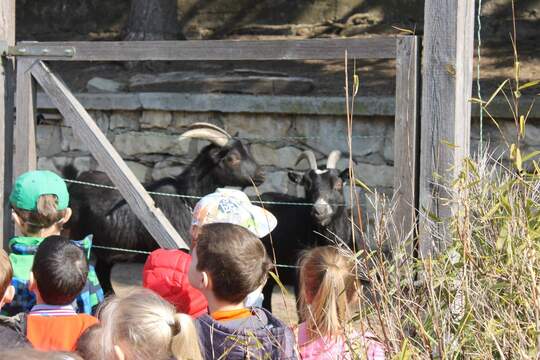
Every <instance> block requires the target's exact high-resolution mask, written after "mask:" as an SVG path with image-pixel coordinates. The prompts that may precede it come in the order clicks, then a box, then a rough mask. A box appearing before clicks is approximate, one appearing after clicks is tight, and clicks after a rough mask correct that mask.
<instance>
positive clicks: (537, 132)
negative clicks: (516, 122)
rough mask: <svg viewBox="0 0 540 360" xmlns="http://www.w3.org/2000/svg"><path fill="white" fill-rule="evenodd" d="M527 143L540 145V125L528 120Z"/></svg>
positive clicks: (526, 128) (526, 129)
mask: <svg viewBox="0 0 540 360" xmlns="http://www.w3.org/2000/svg"><path fill="white" fill-rule="evenodd" d="M525 143H527V144H528V145H537V146H538V145H540V127H538V126H537V125H536V124H535V123H532V122H527V126H526V127H525Z"/></svg>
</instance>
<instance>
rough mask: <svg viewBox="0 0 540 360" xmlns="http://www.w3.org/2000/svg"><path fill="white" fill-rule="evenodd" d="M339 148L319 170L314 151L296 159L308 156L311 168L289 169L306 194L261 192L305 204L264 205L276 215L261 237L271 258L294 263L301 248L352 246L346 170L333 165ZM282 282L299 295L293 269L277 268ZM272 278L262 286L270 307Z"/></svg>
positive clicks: (267, 196)
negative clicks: (274, 223) (274, 222)
mask: <svg viewBox="0 0 540 360" xmlns="http://www.w3.org/2000/svg"><path fill="white" fill-rule="evenodd" d="M339 157H340V152H339V151H337V150H336V151H332V152H331V153H330V155H329V156H328V160H327V164H326V169H325V170H319V169H318V168H317V162H316V160H315V155H314V154H313V152H312V151H309V150H306V151H304V152H303V153H302V154H301V156H300V157H299V158H298V160H297V162H296V163H297V164H298V163H299V162H300V161H301V160H302V159H307V160H308V161H309V164H310V170H308V171H306V172H305V173H298V172H292V171H291V172H289V174H288V175H289V179H290V180H291V181H293V182H295V183H297V184H300V185H303V186H304V189H305V193H306V196H305V198H299V197H295V196H289V195H285V194H279V193H264V194H262V195H261V199H262V200H263V201H275V202H297V203H305V204H313V205H312V206H308V205H300V206H293V205H280V204H278V205H266V206H265V207H266V208H267V209H268V210H269V211H270V212H272V214H274V215H275V216H276V218H277V221H278V223H277V226H276V228H275V229H274V231H273V232H272V233H271V236H270V235H269V236H267V237H265V238H264V239H263V242H264V244H265V246H266V250H267V251H268V255H269V256H270V257H271V258H274V256H275V262H276V263H277V264H282V265H288V266H295V265H296V264H297V261H298V258H299V256H300V254H301V252H302V251H303V250H305V249H309V248H312V247H315V246H323V245H331V244H336V243H344V244H345V245H347V246H349V247H351V248H352V228H351V215H350V211H349V210H348V209H347V208H346V207H345V206H344V205H345V198H344V195H343V184H344V182H345V181H346V179H348V177H349V170H348V169H345V170H343V171H341V172H339V171H338V170H337V169H336V168H335V167H336V163H337V161H338V160H339ZM277 270H278V272H279V278H280V281H281V282H282V283H283V284H287V285H294V287H295V294H296V295H298V283H297V279H296V269H294V268H281V267H280V268H278V269H277ZM274 285H275V281H274V280H273V279H269V280H268V282H267V284H266V286H265V287H264V289H263V294H264V303H263V306H264V307H265V308H266V309H268V310H271V297H272V290H273V288H274Z"/></svg>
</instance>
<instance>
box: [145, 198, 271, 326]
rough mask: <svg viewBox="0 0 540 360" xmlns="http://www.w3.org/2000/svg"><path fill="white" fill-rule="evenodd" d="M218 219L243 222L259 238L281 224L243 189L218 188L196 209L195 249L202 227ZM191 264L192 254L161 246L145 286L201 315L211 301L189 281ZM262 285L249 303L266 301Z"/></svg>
mask: <svg viewBox="0 0 540 360" xmlns="http://www.w3.org/2000/svg"><path fill="white" fill-rule="evenodd" d="M215 222H220V223H230V224H236V225H240V226H242V227H244V228H246V229H248V230H249V231H251V232H252V233H253V234H254V235H255V236H257V237H259V238H262V237H264V236H266V235H268V234H269V233H270V232H271V231H272V230H273V229H274V228H275V227H276V225H277V221H276V218H275V217H274V216H273V215H272V214H271V213H270V212H268V211H266V210H265V209H263V208H261V207H258V206H255V205H252V204H251V202H250V201H249V198H248V197H247V196H246V194H244V193H243V192H242V191H239V190H234V189H217V190H216V191H215V192H214V193H212V194H209V195H206V196H205V197H203V198H202V199H201V200H199V202H198V203H197V204H196V206H195V209H194V210H193V217H192V223H191V224H192V225H191V229H190V234H191V248H194V246H195V244H196V243H197V237H198V233H199V229H200V228H201V227H202V226H203V225H206V224H211V223H215ZM190 263H191V256H190V255H189V254H188V253H186V252H184V251H182V250H166V249H158V250H156V251H154V252H152V254H150V256H149V257H148V259H147V260H146V263H145V265H144V271H143V286H144V287H145V288H148V289H150V290H153V291H155V292H156V293H158V294H159V295H161V296H162V297H163V298H164V299H165V300H167V301H169V302H170V303H171V304H173V305H174V306H175V307H176V310H177V311H178V312H182V313H186V314H189V315H191V316H193V317H197V316H200V315H202V314H206V313H207V307H208V304H207V302H206V299H205V297H204V296H203V295H202V294H201V293H200V292H199V291H198V290H197V289H194V288H193V287H192V286H191V285H190V284H189V281H188V279H187V274H188V271H189V266H190ZM262 285H263V284H261V286H260V287H259V288H258V289H256V290H255V291H254V292H253V293H250V294H249V295H248V298H247V300H246V301H247V303H246V305H247V306H249V305H257V306H260V305H261V304H262V294H261V289H262Z"/></svg>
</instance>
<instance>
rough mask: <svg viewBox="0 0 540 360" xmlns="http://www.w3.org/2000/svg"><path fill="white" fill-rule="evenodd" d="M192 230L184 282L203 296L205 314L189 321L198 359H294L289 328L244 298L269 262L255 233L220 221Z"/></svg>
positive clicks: (264, 273)
mask: <svg viewBox="0 0 540 360" xmlns="http://www.w3.org/2000/svg"><path fill="white" fill-rule="evenodd" d="M198 232H199V233H198V236H197V243H196V245H195V246H194V249H193V251H192V256H193V258H192V262H191V266H190V269H189V281H190V283H191V284H192V285H193V286H194V287H195V288H197V289H199V290H200V291H201V292H202V293H203V294H204V296H205V297H206V299H207V300H208V310H209V312H210V314H209V315H208V314H205V315H202V316H200V317H199V318H197V319H196V321H195V324H196V325H197V328H198V333H199V342H200V345H201V348H202V349H203V355H204V358H205V359H206V360H210V359H222V358H227V359H246V358H253V359H263V358H264V359H296V358H297V356H296V351H295V341H294V335H293V333H292V331H291V330H290V329H289V328H288V327H287V326H286V325H285V324H283V323H282V322H281V321H280V320H278V319H277V318H275V317H274V316H273V315H272V314H271V313H270V312H268V311H266V310H265V309H262V308H257V307H246V306H245V303H244V300H245V298H246V296H247V295H248V294H249V293H250V292H252V291H254V290H255V289H257V288H258V287H260V286H261V284H264V282H265V280H266V277H267V275H268V271H269V269H270V267H271V262H270V260H269V258H268V256H267V254H266V250H265V248H264V246H263V244H262V243H261V241H260V240H259V238H257V236H255V234H253V233H252V232H251V231H249V230H247V229H246V228H244V227H242V226H239V225H233V224H225V223H213V224H209V225H204V226H202V227H200V228H199V229H198Z"/></svg>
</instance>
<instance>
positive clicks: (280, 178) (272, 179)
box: [244, 171, 289, 196]
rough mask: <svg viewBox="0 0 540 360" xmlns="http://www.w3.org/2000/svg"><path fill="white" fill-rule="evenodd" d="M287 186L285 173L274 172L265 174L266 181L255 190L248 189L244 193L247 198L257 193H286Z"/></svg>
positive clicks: (287, 181)
mask: <svg viewBox="0 0 540 360" xmlns="http://www.w3.org/2000/svg"><path fill="white" fill-rule="evenodd" d="M288 184H289V177H288V175H287V172H286V171H274V172H271V173H269V174H267V176H266V180H265V181H264V183H263V184H262V185H260V186H258V188H257V189H255V188H254V187H249V188H246V189H245V190H244V192H245V193H246V194H247V195H248V196H256V195H257V194H258V193H259V194H262V193H265V192H269V191H273V192H281V193H287V190H288Z"/></svg>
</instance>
